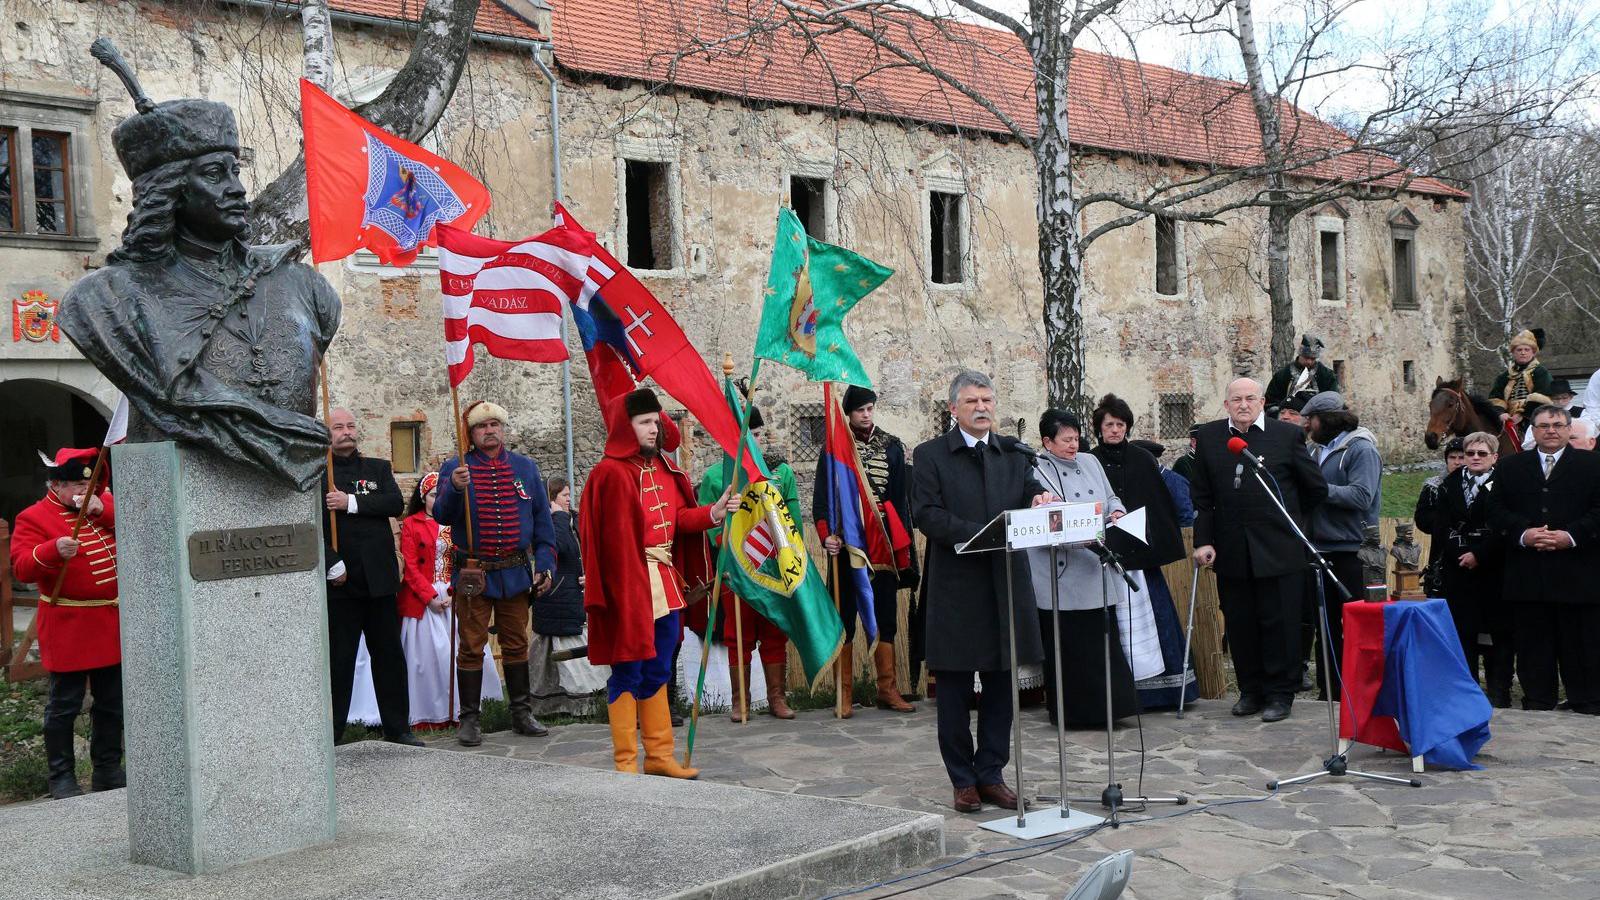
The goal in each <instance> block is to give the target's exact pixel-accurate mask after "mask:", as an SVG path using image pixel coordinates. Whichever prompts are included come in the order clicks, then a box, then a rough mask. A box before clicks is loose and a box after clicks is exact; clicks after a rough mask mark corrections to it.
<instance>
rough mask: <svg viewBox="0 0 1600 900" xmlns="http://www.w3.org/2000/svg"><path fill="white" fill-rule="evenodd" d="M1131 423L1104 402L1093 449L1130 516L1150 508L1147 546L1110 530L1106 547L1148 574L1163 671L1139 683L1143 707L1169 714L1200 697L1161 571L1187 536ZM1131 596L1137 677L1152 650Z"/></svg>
mask: <svg viewBox="0 0 1600 900" xmlns="http://www.w3.org/2000/svg"><path fill="white" fill-rule="evenodd" d="M1133 423H1134V419H1133V410H1132V409H1131V408H1129V406H1128V403H1127V401H1125V400H1123V399H1122V398H1121V397H1118V396H1117V395H1116V394H1107V395H1105V396H1104V397H1102V398H1100V404H1099V406H1097V407H1095V410H1094V431H1095V436H1096V437H1098V438H1099V439H1100V443H1099V445H1098V446H1096V447H1095V448H1094V449H1093V450H1092V451H1090V452H1091V453H1093V454H1094V455H1095V457H1096V458H1097V459H1099V460H1100V465H1101V467H1102V468H1104V469H1105V470H1106V477H1107V478H1108V479H1109V480H1110V481H1111V489H1112V490H1113V491H1114V492H1115V493H1116V495H1117V497H1118V499H1120V500H1121V501H1122V505H1123V506H1124V507H1126V508H1127V509H1128V511H1129V512H1132V511H1133V510H1136V509H1140V508H1143V509H1144V510H1145V542H1144V543H1140V542H1139V541H1137V540H1135V539H1134V538H1133V537H1132V536H1131V535H1129V534H1127V533H1125V532H1121V531H1111V532H1108V533H1107V535H1106V544H1107V546H1109V547H1110V548H1111V549H1112V550H1114V551H1116V553H1117V555H1119V556H1120V557H1122V564H1123V566H1124V567H1125V568H1127V570H1128V571H1129V572H1133V571H1139V572H1140V573H1141V574H1142V575H1143V577H1144V583H1145V586H1146V594H1147V596H1146V598H1144V599H1145V601H1146V602H1147V603H1148V604H1149V612H1150V615H1151V616H1152V617H1153V618H1154V620H1155V634H1154V636H1153V637H1154V639H1155V640H1156V641H1157V642H1158V643H1159V645H1160V647H1159V653H1160V662H1159V667H1160V671H1159V672H1156V673H1153V674H1149V675H1148V676H1147V677H1145V678H1143V679H1140V680H1139V681H1137V682H1136V686H1137V687H1138V689H1139V702H1140V705H1141V706H1142V707H1143V708H1145V709H1165V708H1168V707H1175V706H1177V705H1178V698H1179V696H1180V694H1182V695H1184V696H1185V702H1186V703H1187V702H1189V701H1192V700H1194V699H1196V698H1197V697H1198V696H1199V686H1198V684H1197V683H1196V681H1195V679H1194V672H1193V670H1188V678H1187V679H1185V677H1184V673H1185V666H1184V661H1183V625H1182V623H1181V622H1180V621H1179V619H1178V610H1177V607H1176V606H1175V605H1174V603H1173V600H1172V592H1171V591H1170V590H1169V589H1168V588H1167V580H1166V578H1165V577H1164V576H1163V575H1162V574H1161V567H1162V566H1164V565H1166V564H1167V563H1170V562H1173V561H1175V560H1179V559H1182V558H1183V557H1184V555H1185V551H1184V546H1183V531H1182V529H1181V528H1180V526H1179V525H1178V508H1177V505H1176V504H1175V503H1174V502H1173V500H1172V494H1171V493H1169V492H1168V491H1167V485H1166V482H1164V481H1162V479H1161V464H1160V462H1158V461H1157V460H1156V458H1155V457H1154V456H1152V455H1151V454H1150V452H1149V451H1147V450H1145V449H1144V448H1142V447H1138V446H1135V445H1134V444H1132V443H1131V442H1130V439H1131V438H1132V432H1133ZM1065 499H1067V500H1071V499H1072V498H1071V497H1067V498H1065ZM1132 599H1133V601H1134V602H1133V603H1131V604H1129V618H1130V622H1129V626H1130V627H1129V628H1128V630H1127V632H1125V634H1124V637H1123V640H1124V641H1125V642H1126V643H1127V644H1128V647H1127V649H1128V650H1129V662H1130V663H1132V664H1133V665H1134V669H1135V673H1136V674H1139V670H1140V669H1141V666H1140V664H1139V662H1138V660H1139V658H1140V657H1141V655H1143V656H1145V657H1149V656H1150V655H1151V654H1152V653H1153V651H1154V649H1155V648H1150V647H1148V646H1146V645H1147V644H1148V642H1149V641H1150V639H1151V636H1150V635H1148V634H1146V635H1145V636H1144V640H1143V641H1141V640H1140V633H1139V632H1140V630H1141V629H1140V627H1139V615H1138V614H1139V612H1141V609H1140V607H1141V606H1143V604H1141V603H1140V602H1139V599H1140V598H1139V597H1137V596H1135V597H1133V598H1132ZM1141 648H1143V649H1144V650H1145V652H1144V654H1141V653H1140V651H1141ZM1155 665H1156V664H1155V663H1153V662H1152V663H1150V664H1148V666H1147V667H1145V671H1147V672H1148V671H1149V669H1150V668H1154V667H1155Z"/></svg>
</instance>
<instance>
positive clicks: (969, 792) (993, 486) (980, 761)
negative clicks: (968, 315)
mask: <svg viewBox="0 0 1600 900" xmlns="http://www.w3.org/2000/svg"><path fill="white" fill-rule="evenodd" d="M994 407H995V396H994V385H993V384H992V383H990V381H989V379H988V378H987V377H986V376H984V375H982V374H979V373H977V372H972V371H965V372H961V373H960V374H958V375H956V377H955V380H954V381H952V382H951V383H950V416H951V418H952V419H954V420H955V427H954V428H951V429H950V430H949V431H948V432H946V433H945V434H943V435H940V436H939V437H936V438H933V439H932V440H929V441H927V442H925V443H923V444H921V445H920V446H918V447H917V449H916V450H915V451H913V452H912V460H913V464H912V468H911V473H912V474H911V478H912V488H911V507H912V518H913V519H914V520H915V521H916V523H917V528H918V529H920V530H921V531H922V533H923V534H924V535H925V536H926V537H927V539H928V550H927V572H926V575H925V576H924V577H925V578H926V579H927V585H928V600H927V603H928V614H927V650H928V654H927V660H928V670H929V671H930V672H931V673H932V674H933V675H934V677H935V678H936V679H937V680H938V710H939V754H940V755H941V756H942V757H943V758H944V767H945V771H947V772H949V773H950V783H951V784H952V785H953V786H954V787H955V803H954V805H955V809H956V811H957V812H978V811H979V810H981V809H982V808H983V803H985V802H988V803H992V804H994V805H995V806H999V807H1002V808H1004V809H1016V808H1017V795H1016V794H1015V793H1014V792H1013V791H1012V790H1011V788H1009V787H1007V786H1006V783H1005V777H1004V774H1003V771H1004V769H1005V766H1006V763H1007V762H1008V761H1009V760H1010V758H1011V748H1010V745H1009V744H1008V740H1009V736H1010V732H1011V725H1012V719H1011V683H1010V677H1009V673H1010V669H1011V666H1012V664H1013V660H1012V659H1011V646H1010V634H1009V631H1008V629H1007V626H1006V619H1005V616H1006V570H1005V568H1004V566H1006V565H1010V566H1011V583H1012V588H1013V590H1014V591H1015V594H1014V595H1013V598H1012V601H1013V602H1012V607H1011V612H1012V619H1013V621H1014V622H1015V623H1016V629H1017V659H1016V660H1015V662H1017V663H1034V662H1038V661H1040V660H1041V659H1042V658H1043V657H1044V648H1043V646H1042V645H1041V644H1040V643H1039V620H1038V617H1037V614H1036V613H1035V612H1034V604H1033V582H1032V579H1030V578H1029V576H1028V558H1027V555H1026V554H1022V553H1006V552H1003V551H1001V552H994V553H974V554H971V555H967V556H958V555H956V546H957V545H958V544H962V543H965V542H966V541H968V540H970V539H971V538H972V537H973V536H974V535H976V534H977V533H978V532H979V530H981V529H982V528H983V526H984V525H985V524H986V523H988V521H989V520H990V519H993V518H994V517H995V516H997V515H999V514H1000V513H1002V512H1005V511H1006V510H1008V509H1019V508H1026V507H1028V506H1029V505H1033V506H1038V505H1039V504H1041V503H1046V502H1050V501H1053V500H1055V499H1056V498H1055V497H1054V496H1053V495H1051V494H1048V493H1046V492H1045V489H1044V488H1042V487H1040V486H1039V483H1038V482H1037V481H1035V480H1034V477H1033V463H1032V461H1031V460H1030V459H1029V457H1028V456H1025V455H1024V454H1022V453H1019V452H1017V451H1016V450H1015V449H1014V448H1015V446H1016V442H1015V441H1014V440H1011V439H1008V438H1005V437H1003V436H999V435H995V434H993V433H991V431H990V429H991V428H992V427H993V425H994ZM974 673H977V676H978V677H979V678H981V679H983V696H982V698H981V699H980V700H979V703H978V745H977V749H976V751H974V749H973V745H972V726H971V719H970V717H969V713H968V710H969V709H970V708H971V703H972V693H973V675H974Z"/></svg>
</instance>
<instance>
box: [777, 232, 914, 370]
mask: <svg viewBox="0 0 1600 900" xmlns="http://www.w3.org/2000/svg"><path fill="white" fill-rule="evenodd" d="M892 274H894V270H892V269H887V268H884V267H883V266H880V265H878V264H877V263H875V262H873V261H872V260H870V259H867V258H866V257H865V256H861V255H859V254H856V253H852V252H850V251H849V250H846V249H844V248H843V247H835V246H834V245H832V244H824V243H823V242H821V241H819V240H815V239H813V238H812V237H811V236H810V235H808V234H806V231H805V229H804V228H802V227H801V226H800V220H799V219H797V218H795V214H794V212H793V211H792V210H790V209H789V208H788V207H784V208H783V209H780V210H779V211H778V236H777V239H776V240H775V241H774V242H773V246H772V268H771V269H770V270H769V271H768V272H767V288H766V294H765V299H764V300H763V301H762V309H761V328H760V330H759V331H758V332H757V333H756V356H757V357H758V358H761V359H770V360H773V361H774V362H781V363H783V364H784V365H786V366H790V367H792V368H795V369H799V370H800V371H802V372H804V373H806V378H807V379H809V380H811V381H842V382H845V383H847V384H859V385H861V386H862V387H871V386H872V380H871V379H870V378H868V377H867V370H866V369H864V368H862V366H861V360H860V359H858V358H857V357H856V352H855V350H853V349H851V347H850V341H849V340H847V339H846V338H845V336H844V315H845V313H847V312H849V311H850V308H851V307H853V306H855V305H856V304H857V303H859V302H861V298H862V297H865V296H866V295H868V294H870V293H872V291H873V289H875V288H876V287H878V285H880V284H883V283H884V282H885V281H888V280H889V276H890V275H892Z"/></svg>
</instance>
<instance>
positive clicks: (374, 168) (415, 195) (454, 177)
mask: <svg viewBox="0 0 1600 900" xmlns="http://www.w3.org/2000/svg"><path fill="white" fill-rule="evenodd" d="M300 122H301V127H302V128H303V129H304V131H305V142H306V202H307V206H308V208H309V211H310V215H311V259H312V260H313V261H315V262H319V263H321V262H332V261H333V260H336V259H344V258H345V257H346V256H349V255H350V254H352V253H354V252H356V251H357V250H359V249H361V248H362V247H365V248H366V249H368V250H370V251H372V253H373V254H374V255H376V256H377V257H378V259H379V260H380V261H381V262H383V263H385V264H387V265H391V266H404V265H408V264H409V263H411V262H412V261H413V260H415V259H416V258H417V252H418V251H420V250H421V249H422V248H423V247H432V246H435V245H436V243H437V242H436V238H435V236H434V226H435V225H454V226H455V227H457V228H460V229H462V230H463V231H471V230H472V226H473V225H474V224H475V223H476V222H477V221H478V219H479V218H481V217H482V216H483V214H484V213H486V212H488V211H489V190H488V188H485V187H484V186H483V185H482V184H480V183H479V182H478V180H477V179H476V178H473V177H472V176H471V175H469V174H467V172H466V170H464V169H462V168H461V167H460V166H458V165H456V164H455V163H452V162H451V161H449V160H448V159H445V158H443V157H441V156H437V155H435V154H433V153H429V152H428V151H426V150H424V149H422V148H421V147H418V146H417V145H416V144H413V143H410V142H409V141H403V140H401V139H400V138H397V137H395V136H394V135H392V134H390V133H389V132H387V131H384V130H383V129H382V128H379V127H378V126H376V125H374V124H372V123H371V122H368V121H367V120H366V119H363V118H361V117H360V116H358V115H356V114H355V113H353V112H351V111H350V110H348V109H345V107H344V105H343V104H341V103H340V102H339V101H337V100H335V99H333V98H332V97H330V96H328V95H327V94H326V93H324V92H323V91H322V89H320V88H318V87H317V86H316V85H314V84H312V83H311V82H309V81H306V80H305V79H304V78H302V79H300Z"/></svg>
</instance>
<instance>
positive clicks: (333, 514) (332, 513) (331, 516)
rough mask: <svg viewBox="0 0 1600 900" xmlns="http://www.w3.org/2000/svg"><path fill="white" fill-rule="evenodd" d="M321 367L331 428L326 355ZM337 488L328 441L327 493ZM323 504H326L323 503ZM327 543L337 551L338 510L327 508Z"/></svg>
mask: <svg viewBox="0 0 1600 900" xmlns="http://www.w3.org/2000/svg"><path fill="white" fill-rule="evenodd" d="M318 366H319V367H320V368H321V377H320V379H319V380H320V381H321V382H322V421H323V424H325V425H327V426H328V430H329V431H330V432H331V431H332V430H333V401H332V400H331V399H330V397H329V394H328V356H327V354H323V356H322V361H321V362H320V363H318ZM335 490H337V488H335V487H334V486H333V442H332V441H331V440H330V441H329V442H328V493H330V494H331V493H333V492H334V491H335ZM323 505H324V506H326V505H327V504H326V503H324V504H323ZM328 543H329V544H331V545H332V546H333V552H335V553H338V552H339V512H338V510H333V509H330V510H328Z"/></svg>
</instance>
